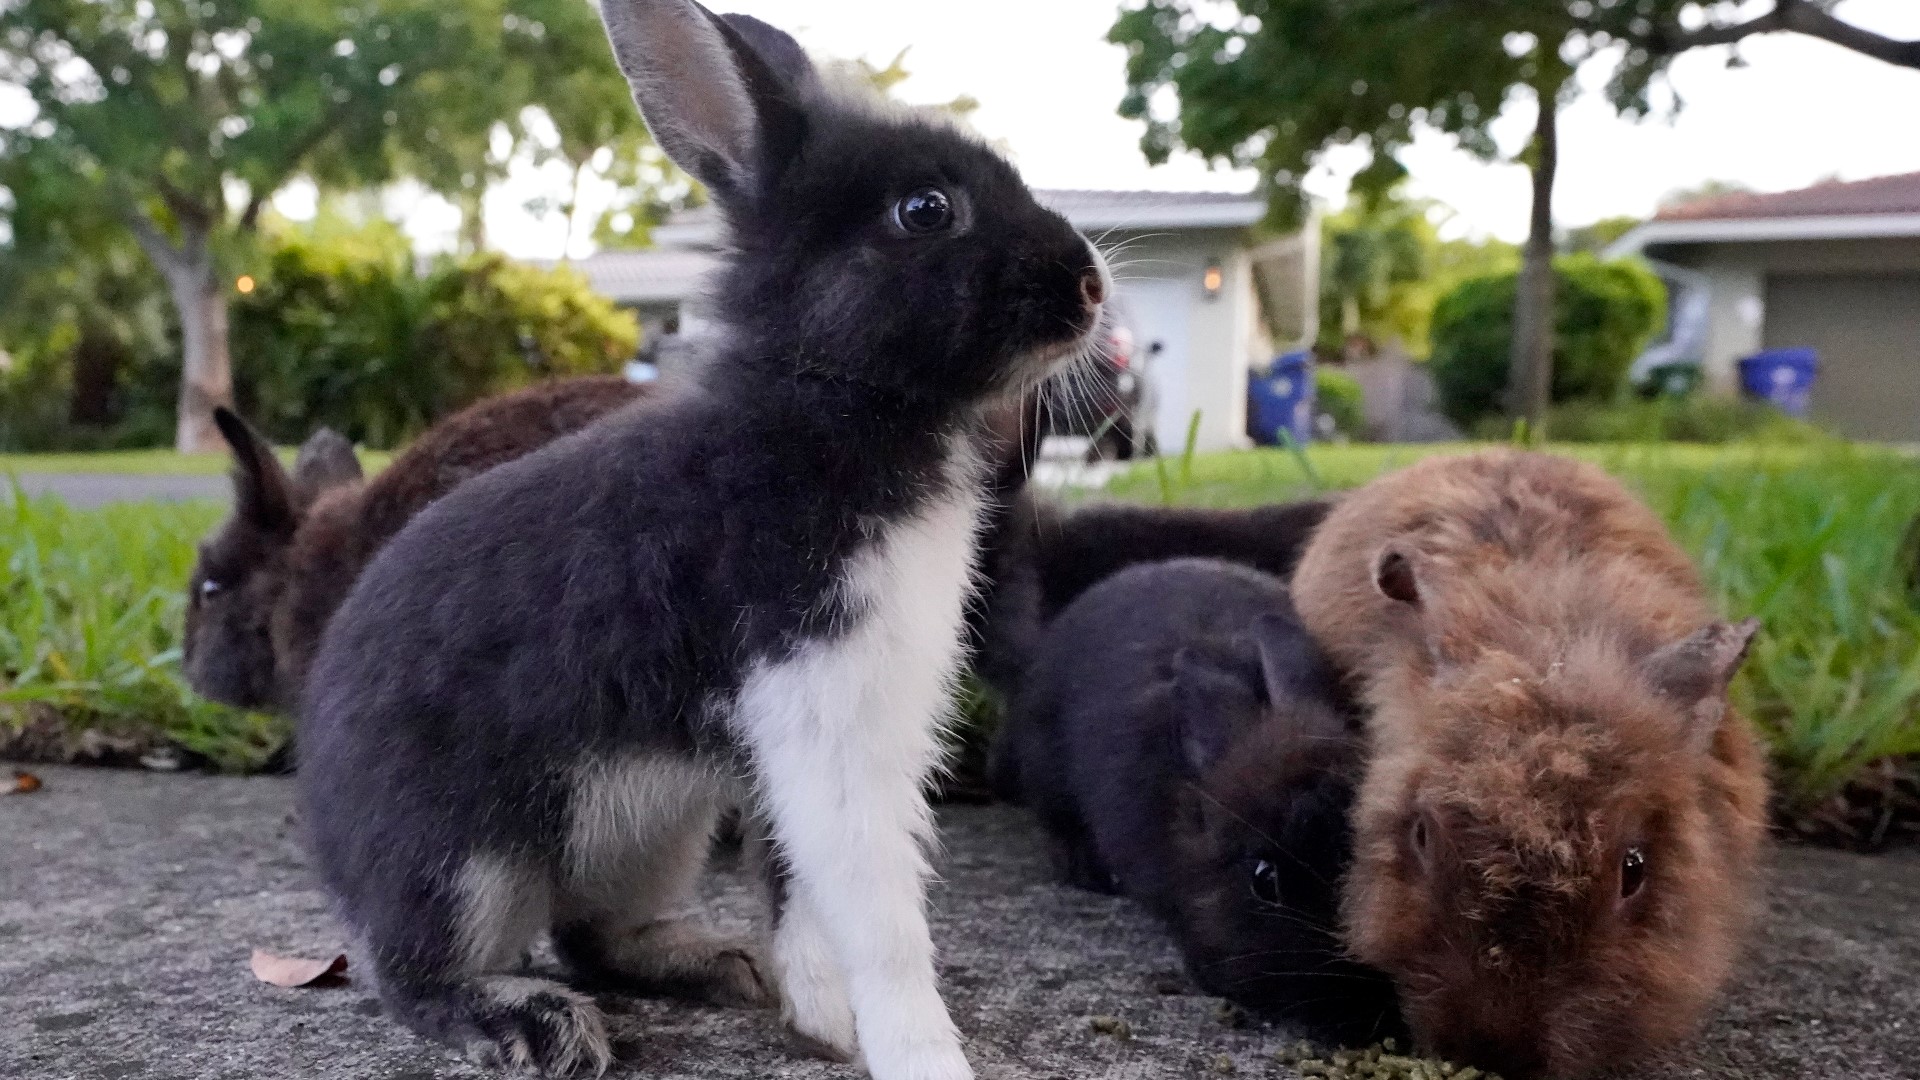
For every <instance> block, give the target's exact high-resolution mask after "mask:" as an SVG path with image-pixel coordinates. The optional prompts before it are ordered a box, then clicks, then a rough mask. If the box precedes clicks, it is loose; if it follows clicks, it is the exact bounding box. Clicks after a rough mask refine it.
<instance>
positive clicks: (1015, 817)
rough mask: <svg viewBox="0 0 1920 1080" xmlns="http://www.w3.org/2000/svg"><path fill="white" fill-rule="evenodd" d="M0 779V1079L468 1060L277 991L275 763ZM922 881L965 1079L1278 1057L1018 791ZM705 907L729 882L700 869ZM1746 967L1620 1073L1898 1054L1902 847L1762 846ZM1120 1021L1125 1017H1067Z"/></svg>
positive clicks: (740, 1023) (245, 1075) (701, 1071)
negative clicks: (1654, 1051)
mask: <svg viewBox="0 0 1920 1080" xmlns="http://www.w3.org/2000/svg"><path fill="white" fill-rule="evenodd" d="M41 775H42V776H43V777H44V778H45V780H46V788H45V789H44V790H43V791H41V792H40V793H38V794H35V795H24V796H12V795H10V796H0V1077H5V1078H8V1080H13V1078H20V1080H42V1078H48V1080H61V1078H87V1080H161V1078H169V1080H189V1078H192V1080H202V1078H217V1080H228V1078H231V1080H278V1078H287V1080H293V1078H299V1080H430V1078H436V1077H477V1076H481V1075H484V1074H482V1073H480V1072H478V1071H476V1070H474V1069H472V1068H470V1067H469V1066H466V1065H464V1064H460V1063H457V1062H455V1061H454V1060H453V1059H452V1058H451V1057H450V1056H448V1055H446V1054H443V1053H442V1052H441V1051H439V1050H438V1049H435V1048H433V1047H431V1046H428V1045H427V1044H425V1043H423V1042H421V1041H419V1040H417V1039H415V1038H414V1037H413V1036H411V1035H408V1034H407V1033H405V1032H404V1031H402V1030H401V1029H400V1028H399V1027H397V1026H396V1025H394V1024H392V1023H390V1022H389V1021H387V1020H385V1019H383V1018H382V1017H381V1016H380V1015H379V1006H378V1004H377V1002H376V1001H375V1000H374V998H373V996H372V995H371V994H370V993H369V991H368V988H367V986H366V984H365V982H364V980H361V979H356V980H354V981H352V982H351V983H350V984H349V985H347V986H345V987H342V988H339V989H332V990H277V989H272V988H270V987H267V986H265V985H262V984H260V983H256V982H255V981H253V979H252V978H251V976H250V975H249V974H248V973H247V967H246V961H247V955H248V950H249V949H250V948H251V947H253V946H264V947H268V948H272V949H276V950H280V951H283V952H288V953H294V954H304V955H315V956H318V955H327V956H330V955H332V954H333V953H334V952H335V951H336V950H338V949H340V948H341V946H342V944H343V942H342V938H341V933H340V929H339V927H338V926H337V925H336V924H335V923H334V921H333V920H332V918H331V917H330V916H329V915H328V913H327V907H326V904H325V902H324V900H323V899H322V898H321V896H320V895H319V894H318V893H317V892H316V891H315V890H314V888H313V886H312V883H311V882H310V881H309V880H308V876H307V873H306V870H305V868H304V859H303V857H302V855H301V854H300V852H299V850H298V848H297V847H296V846H295V845H294V844H293V842H292V840H291V833H292V823H291V819H290V816H289V813H290V811H289V807H290V800H289V785H288V783H287V782H286V781H285V780H281V779H231V778H208V777H198V776H179V775H172V776H168V775H154V774H143V773H133V772H110V771H104V770H85V769H62V768H50V769H45V770H42V771H41ZM942 826H943V829H944V832H945V836H946V841H947V854H946V856H945V860H944V867H943V868H944V872H945V876H946V882H945V884H944V885H942V886H941V887H940V888H939V890H938V891H937V893H936V898H935V902H936V905H937V911H936V928H935V933H936V935H937V937H938V938H939V940H940V943H941V946H942V950H943V955H944V960H945V978H946V985H947V989H948V996H949V998H950V1000H951V1002H952V1004H953V1007H954V1013H955V1018H956V1020H957V1021H958V1022H959V1024H960V1027H961V1028H962V1030H963V1031H965V1032H966V1033H967V1035H968V1039H969V1051H970V1053H971V1054H972V1055H973V1058H974V1060H975V1062H976V1063H977V1064H978V1066H979V1069H980V1073H981V1077H982V1080H1054V1078H1060V1080H1094V1078H1099V1080H1155V1078H1161V1077H1204V1076H1213V1075H1218V1074H1216V1073H1213V1072H1211V1071H1210V1070H1211V1068H1212V1066H1213V1064H1214V1061H1215V1059H1216V1057H1217V1056H1218V1055H1220V1054H1227V1055H1229V1056H1230V1057H1231V1058H1232V1060H1233V1061H1234V1062H1235V1063H1236V1066H1237V1071H1236V1075H1239V1076H1252V1077H1290V1076H1292V1073H1291V1072H1289V1071H1287V1070H1285V1069H1283V1068H1282V1067H1281V1066H1279V1065H1277V1064H1274V1063H1272V1062H1271V1061H1270V1060H1269V1058H1268V1056H1267V1055H1268V1054H1269V1053H1270V1052H1271V1051H1272V1050H1273V1049H1274V1048H1276V1047H1278V1046H1280V1045H1282V1044H1283V1043H1285V1042H1288V1041H1290V1040H1289V1039H1288V1037H1287V1035H1286V1033H1284V1032H1277V1031H1259V1030H1256V1031H1236V1030H1231V1029H1228V1028H1226V1027H1224V1026H1222V1025H1221V1024H1220V1022H1219V1021H1218V1020H1217V1019H1216V1016H1215V1006H1216V1002H1214V1001H1212V1000H1211V999H1208V998H1203V997H1199V996H1194V995H1190V994H1183V993H1167V992H1165V991H1166V990H1167V989H1169V984H1173V985H1175V986H1177V983H1178V979H1177V976H1176V975H1175V974H1174V973H1175V969H1176V964H1175V958H1174V954H1173V952H1172V951H1171V949H1169V948H1168V946H1167V944H1166V942H1165V940H1164V939H1163V937H1162V936H1161V935H1160V934H1159V933H1158V931H1157V930H1156V929H1155V927H1154V926H1153V925H1152V924H1151V923H1150V922H1148V921H1147V920H1146V919H1144V918H1142V917H1141V916H1140V915H1139V914H1138V913H1137V912H1135V911H1133V910H1132V909H1131V908H1129V907H1128V906H1127V905H1126V904H1125V903H1124V902H1122V901H1119V900H1115V899H1111V898H1106V897H1097V896H1091V895H1088V894H1084V893H1078V892H1074V891H1071V890H1068V889H1064V888H1060V887H1057V886H1055V885H1053V884H1052V883H1051V882H1050V881H1049V878H1048V874H1047V873H1046V870H1045V864H1044V859H1043V857H1042V854H1041V848H1040V843H1039V838H1038V836H1037V835H1036V834H1035V832H1034V831H1033V829H1032V828H1031V827H1030V826H1029V825H1028V824H1027V823H1026V821H1025V820H1024V819H1023V818H1022V817H1021V816H1020V815H1019V814H1018V813H1017V812H1015V811H1012V810H1008V809H1001V808H957V809H950V810H948V811H947V812H945V814H944V815H943V819H942ZM712 892H713V899H714V902H715V911H716V913H717V917H718V918H719V919H720V920H721V921H722V922H726V923H744V922H745V921H746V920H748V919H749V918H750V917H751V916H752V913H753V911H754V904H753V901H752V899H751V896H750V891H749V890H748V888H747V887H746V886H745V885H744V884H743V883H742V881H741V880H740V879H739V877H738V876H737V875H736V874H735V873H733V872H732V871H731V870H727V869H724V868H723V869H722V870H721V871H720V872H718V873H716V874H715V875H714V877H713V882H712ZM1771 901H1772V902H1771V905H1770V907H1771V916H1770V919H1769V921H1768V924H1767V926H1766V929H1765V932H1764V934H1763V935H1762V938H1761V940H1760V941H1759V942H1758V943H1757V946H1756V948H1755V950H1754V954H1753V956H1752V958H1751V961H1750V963H1749V964H1748V970H1747V973H1746V974H1745V975H1744V976H1743V977H1742V978H1741V980H1740V981H1739V984H1738V985H1737V986H1736V987H1735V989H1734V992H1733V994H1732V996H1731V998H1730V1000H1728V1001H1727V1002H1726V1003H1725V1005H1724V1006H1723V1007H1722V1008H1721V1009H1720V1010H1719V1012H1718V1014H1717V1015H1716V1017H1715V1019H1714V1020H1713V1022H1712V1023H1711V1025H1710V1027H1709V1029H1708V1030H1707V1032H1706V1033H1705V1034H1704V1036H1703V1037H1702V1039H1701V1040H1700V1042H1699V1044H1698V1045H1697V1046H1695V1047H1693V1048H1691V1049H1689V1050H1688V1051H1687V1052H1685V1053H1683V1054H1681V1055H1679V1056H1678V1057H1677V1058H1676V1059H1675V1060H1673V1061H1671V1062H1668V1063H1665V1064H1663V1065H1660V1066H1658V1067H1655V1068H1653V1069H1650V1070H1642V1071H1640V1072H1637V1073H1635V1074H1633V1080H1681V1078H1697V1077H1705V1078H1709V1080H1735V1078H1739V1080H1766V1078H1775V1077H1778V1078H1789V1077H1792V1078H1799V1077H1805V1078H1810V1080H1826V1078H1832V1080H1841V1078H1846V1080H1895V1078H1903V1080H1911V1078H1912V1077H1914V1076H1916V1075H1920V854H1914V853H1909V854H1904V855H1896V856H1885V857H1881V858H1878V859H1873V858H1864V857H1860V856H1852V855H1844V854H1838V853H1834V852H1823V851H1808V850H1787V851H1783V852H1782V853H1781V854H1780V857H1779V860H1778V872H1777V881H1776V884H1775V886H1774V888H1773V892H1772V897H1771ZM608 1004H609V1007H610V1009H611V1010H612V1013H613V1019H614V1024H615V1027H616V1031H617V1033H618V1036H619V1048H620V1054H621V1062H620V1064H619V1065H618V1066H617V1067H616V1070H615V1074H616V1075H617V1076H620V1077H629V1078H634V1077H643V1076H644V1077H649V1078H661V1080H674V1078H679V1080H747V1078H753V1080H764V1078H770V1077H781V1078H794V1080H856V1078H857V1076H858V1074H857V1073H856V1072H855V1071H854V1070H852V1069H849V1068H846V1067H843V1066H835V1065H828V1064H824V1063H821V1062H816V1061H812V1060H809V1059H805V1058H802V1057H799V1056H796V1055H795V1054H794V1053H792V1052H790V1051H789V1050H788V1049H787V1048H786V1047H785V1046H784V1045H783V1044H782V1043H781V1041H780V1038H779V1035H778V1033H777V1031H776V1023H775V1020H774V1018H773V1017H772V1015H771V1014H768V1013H756V1012H734V1011H725V1010H719V1009H712V1008H703V1007H696V1006H690V1005H683V1004H675V1003H668V1002H658V1001H638V1000H631V999H627V1000H620V999H613V1000H610V1001H609V1002H608ZM1095 1015H1114V1016H1120V1017H1124V1018H1126V1019H1127V1020H1128V1021H1129V1023H1130V1024H1131V1026H1132V1028H1133V1031H1134V1032H1135V1038H1134V1039H1133V1040H1132V1041H1131V1042H1126V1043H1121V1042H1116V1041H1114V1040H1113V1039H1112V1038H1110V1037H1108V1036H1104V1035H1098V1034H1095V1033H1094V1032H1092V1031H1091V1030H1090V1029H1089V1025H1088V1019H1089V1018H1090V1017H1092V1016H1095Z"/></svg>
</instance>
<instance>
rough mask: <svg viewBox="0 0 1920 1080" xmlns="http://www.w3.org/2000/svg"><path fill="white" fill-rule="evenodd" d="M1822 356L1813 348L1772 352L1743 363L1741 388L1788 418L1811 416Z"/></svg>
mask: <svg viewBox="0 0 1920 1080" xmlns="http://www.w3.org/2000/svg"><path fill="white" fill-rule="evenodd" d="M1819 372H1820V354H1819V353H1817V352H1815V351H1814V350H1812V349H1768V350H1767V351H1765V352H1762V353H1756V354H1754V355H1753V356H1749V357H1747V358H1746V359H1745V360H1742V361H1740V389H1742V390H1744V391H1746V392H1747V394H1748V395H1750V396H1752V397H1756V398H1759V399H1760V400H1762V401H1764V402H1767V403H1768V404H1770V405H1772V406H1773V407H1774V408H1776V409H1779V410H1780V411H1781V412H1783V413H1786V414H1787V415H1788V416H1805V415H1807V406H1808V405H1809V404H1810V403H1811V402H1812V400H1813V379H1814V376H1815V375H1817V374H1819Z"/></svg>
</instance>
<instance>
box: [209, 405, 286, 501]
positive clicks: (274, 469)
mask: <svg viewBox="0 0 1920 1080" xmlns="http://www.w3.org/2000/svg"><path fill="white" fill-rule="evenodd" d="M213 422H214V425H215V426H216V427H218V428H219V429H220V434H221V436H222V437H223V438H225V439H226V440H227V445H228V446H230V447H232V448H233V500H234V506H235V511H236V513H237V514H238V515H239V516H240V518H241V519H242V520H245V521H247V522H249V523H251V524H253V525H255V526H257V527H259V528H261V529H265V530H266V531H268V532H275V533H290V532H292V531H293V527H294V524H295V521H296V515H295V513H294V507H293V485H292V482H291V481H289V480H288V479H287V471H286V470H285V469H284V468H281V466H280V459H279V458H277V457H274V456H273V446H272V445H271V444H269V443H268V442H267V440H265V439H263V438H261V437H260V434H259V432H256V431H254V430H253V428H252V427H251V426H250V425H249V424H248V423H247V422H246V421H245V420H242V419H240V414H238V413H236V412H234V411H233V410H232V409H229V408H227V407H226V406H224V405H222V406H216V407H215V408H214V410H213Z"/></svg>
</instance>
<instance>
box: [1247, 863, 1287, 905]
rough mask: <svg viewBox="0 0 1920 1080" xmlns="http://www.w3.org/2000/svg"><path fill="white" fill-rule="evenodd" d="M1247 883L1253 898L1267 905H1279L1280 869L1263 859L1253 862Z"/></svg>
mask: <svg viewBox="0 0 1920 1080" xmlns="http://www.w3.org/2000/svg"><path fill="white" fill-rule="evenodd" d="M1247 885H1248V887H1249V888H1250V889H1252V890H1253V898H1254V899H1255V900H1258V901H1260V902H1261V903H1262V904H1265V905H1267V906H1268V907H1279V906H1280V870H1279V868H1278V867H1276V866H1274V865H1273V864H1272V863H1270V862H1268V861H1267V860H1265V859H1258V860H1256V861H1255V862H1254V864H1253V870H1252V871H1251V874H1250V877H1249V880H1248V882H1247Z"/></svg>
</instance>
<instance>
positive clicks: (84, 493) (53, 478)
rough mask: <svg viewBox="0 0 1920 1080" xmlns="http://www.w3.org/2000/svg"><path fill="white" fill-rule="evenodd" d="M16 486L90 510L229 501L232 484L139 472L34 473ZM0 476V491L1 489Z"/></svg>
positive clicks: (23, 476) (216, 478)
mask: <svg viewBox="0 0 1920 1080" xmlns="http://www.w3.org/2000/svg"><path fill="white" fill-rule="evenodd" d="M16 475H17V476H18V477H19V480H20V487H21V489H22V490H24V491H26V493H27V494H28V495H48V494H51V495H57V496H59V497H60V499H61V501H62V502H65V503H66V504H67V505H68V506H71V507H73V508H74V509H76V510H91V509H93V508H94V507H97V506H105V505H107V504H108V503H118V502H141V501H146V500H152V501H156V502H186V501H188V500H191V499H218V500H220V501H222V502H226V501H227V500H229V499H232V498H233V482H232V481H231V480H228V479H227V478H226V477H224V476H149V475H145V474H140V473H127V474H121V473H37V472H23V473H17V474H16ZM5 479H6V478H5V476H4V475H0V491H4V490H5V487H6V485H5Z"/></svg>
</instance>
